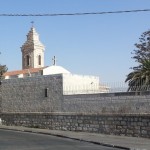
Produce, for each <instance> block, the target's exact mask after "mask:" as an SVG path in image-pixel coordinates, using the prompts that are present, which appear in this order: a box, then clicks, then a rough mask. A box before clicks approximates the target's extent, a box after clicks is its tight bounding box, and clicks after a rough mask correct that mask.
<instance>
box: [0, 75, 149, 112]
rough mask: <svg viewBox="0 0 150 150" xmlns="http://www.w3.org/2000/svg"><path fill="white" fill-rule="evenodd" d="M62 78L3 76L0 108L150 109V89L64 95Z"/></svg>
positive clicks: (138, 110)
mask: <svg viewBox="0 0 150 150" xmlns="http://www.w3.org/2000/svg"><path fill="white" fill-rule="evenodd" d="M62 82H63V80H62V75H48V76H37V77H28V78H16V79H8V80H3V82H2V85H1V86H2V87H1V88H0V90H1V92H0V111H2V112H77V113H150V92H144V93H143V92H142V93H141V92H136V93H135V92H124V93H100V94H78V95H77V94H76V95H63V85H62V84H63V83H62ZM45 92H47V96H46V95H45Z"/></svg>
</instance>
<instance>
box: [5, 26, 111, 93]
mask: <svg viewBox="0 0 150 150" xmlns="http://www.w3.org/2000/svg"><path fill="white" fill-rule="evenodd" d="M44 51H45V47H44V45H43V44H42V42H41V41H40V39H39V34H38V33H37V31H36V29H35V27H33V26H32V27H31V29H30V31H29V32H28V34H27V39H26V41H25V43H24V44H23V45H22V47H21V52H22V70H16V71H10V72H6V73H5V74H4V78H5V79H14V78H26V77H35V76H45V75H56V74H61V75H62V79H63V81H62V82H63V93H64V94H82V93H83V94H85V93H104V92H108V91H109V88H108V87H106V86H102V85H100V83H99V77H97V76H87V75H77V74H72V73H70V72H69V71H68V70H66V69H65V68H63V67H62V66H57V65H56V58H55V56H54V58H53V65H51V66H45V65H44Z"/></svg>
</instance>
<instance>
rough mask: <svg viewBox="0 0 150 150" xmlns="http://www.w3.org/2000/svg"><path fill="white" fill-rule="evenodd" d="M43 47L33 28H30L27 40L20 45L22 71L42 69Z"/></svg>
mask: <svg viewBox="0 0 150 150" xmlns="http://www.w3.org/2000/svg"><path fill="white" fill-rule="evenodd" d="M44 50H45V47H44V45H43V44H42V43H41V42H40V40H39V35H38V33H37V32H36V30H35V28H34V27H33V25H32V27H31V29H30V31H29V33H28V34H27V40H26V42H25V43H24V44H23V45H22V47H21V51H22V69H29V68H41V67H44Z"/></svg>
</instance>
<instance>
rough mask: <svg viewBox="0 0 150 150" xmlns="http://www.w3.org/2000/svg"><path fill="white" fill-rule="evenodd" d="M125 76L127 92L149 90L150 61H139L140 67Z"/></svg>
mask: <svg viewBox="0 0 150 150" xmlns="http://www.w3.org/2000/svg"><path fill="white" fill-rule="evenodd" d="M133 69H134V71H133V72H131V73H129V74H128V75H127V78H126V80H125V82H128V85H129V88H128V91H148V90H150V59H141V60H140V65H139V66H138V67H134V68H133Z"/></svg>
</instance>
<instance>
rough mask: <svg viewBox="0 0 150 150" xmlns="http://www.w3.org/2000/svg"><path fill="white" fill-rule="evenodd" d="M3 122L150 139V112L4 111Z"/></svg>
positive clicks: (11, 124) (10, 124)
mask: <svg viewBox="0 0 150 150" xmlns="http://www.w3.org/2000/svg"><path fill="white" fill-rule="evenodd" d="M1 118H2V124H4V125H9V126H25V127H34V128H46V129H51V130H64V131H65V130H68V131H76V132H92V133H103V134H113V135H124V136H134V137H145V138H150V114H74V113H3V114H2V115H1Z"/></svg>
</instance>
